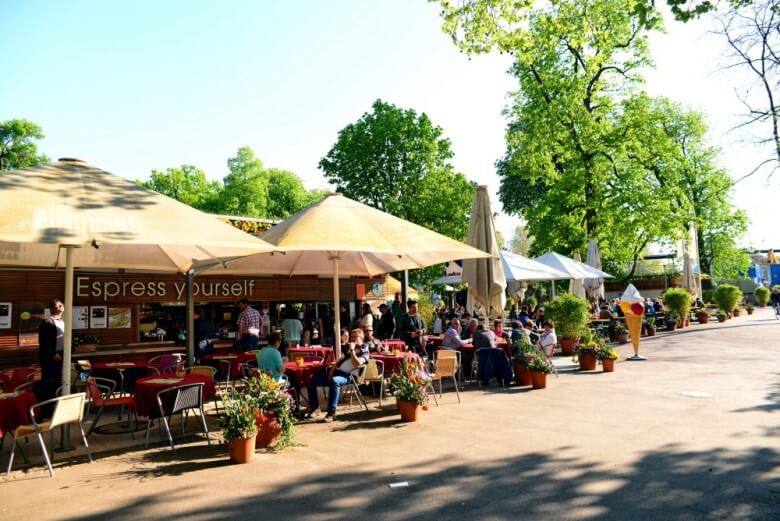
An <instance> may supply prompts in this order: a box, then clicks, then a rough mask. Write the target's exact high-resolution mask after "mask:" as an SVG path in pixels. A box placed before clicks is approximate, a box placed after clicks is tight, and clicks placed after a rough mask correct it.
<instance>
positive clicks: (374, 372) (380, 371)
mask: <svg viewBox="0 0 780 521" xmlns="http://www.w3.org/2000/svg"><path fill="white" fill-rule="evenodd" d="M377 382H379V408H380V409H381V408H382V397H383V396H384V395H385V363H384V362H383V361H381V360H374V359H373V358H369V359H368V364H366V370H365V372H364V373H363V383H367V384H373V383H377ZM372 389H373V386H372Z"/></svg>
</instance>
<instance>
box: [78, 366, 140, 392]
mask: <svg viewBox="0 0 780 521" xmlns="http://www.w3.org/2000/svg"><path fill="white" fill-rule="evenodd" d="M90 365H91V367H92V371H93V372H94V371H102V372H108V371H111V372H113V371H116V372H117V374H119V381H118V382H117V384H118V385H119V391H120V392H123V391H132V390H133V389H134V388H135V381H136V380H138V378H141V377H143V376H146V374H147V373H148V372H149V362H147V361H140V362H92V363H91V364H90ZM126 372H127V374H125V373H126ZM112 380H113V378H112ZM114 381H115V382H116V380H114Z"/></svg>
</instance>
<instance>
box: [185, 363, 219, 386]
mask: <svg viewBox="0 0 780 521" xmlns="http://www.w3.org/2000/svg"><path fill="white" fill-rule="evenodd" d="M189 371H190V374H200V375H203V376H208V377H209V378H211V381H212V382H213V381H214V378H216V376H217V369H216V367H211V366H210V365H193V366H192V367H190V369H189Z"/></svg>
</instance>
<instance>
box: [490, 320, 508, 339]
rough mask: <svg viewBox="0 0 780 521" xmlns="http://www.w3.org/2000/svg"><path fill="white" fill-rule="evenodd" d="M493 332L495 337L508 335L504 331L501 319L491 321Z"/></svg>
mask: <svg viewBox="0 0 780 521" xmlns="http://www.w3.org/2000/svg"><path fill="white" fill-rule="evenodd" d="M493 334H494V335H496V339H499V338H504V337H505V336H508V335H507V334H506V333H504V324H503V321H502V320H500V319H499V320H496V321H494V322H493Z"/></svg>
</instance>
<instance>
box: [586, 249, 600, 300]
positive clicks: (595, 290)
mask: <svg viewBox="0 0 780 521" xmlns="http://www.w3.org/2000/svg"><path fill="white" fill-rule="evenodd" d="M587 264H588V266H590V267H591V268H596V269H597V270H601V252H600V251H599V243H598V241H597V240H596V239H591V240H590V243H588V257H587ZM583 285H584V286H585V292H586V293H587V295H588V297H589V298H592V299H602V298H604V279H602V278H601V277H594V278H589V279H585V280H584V281H583Z"/></svg>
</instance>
